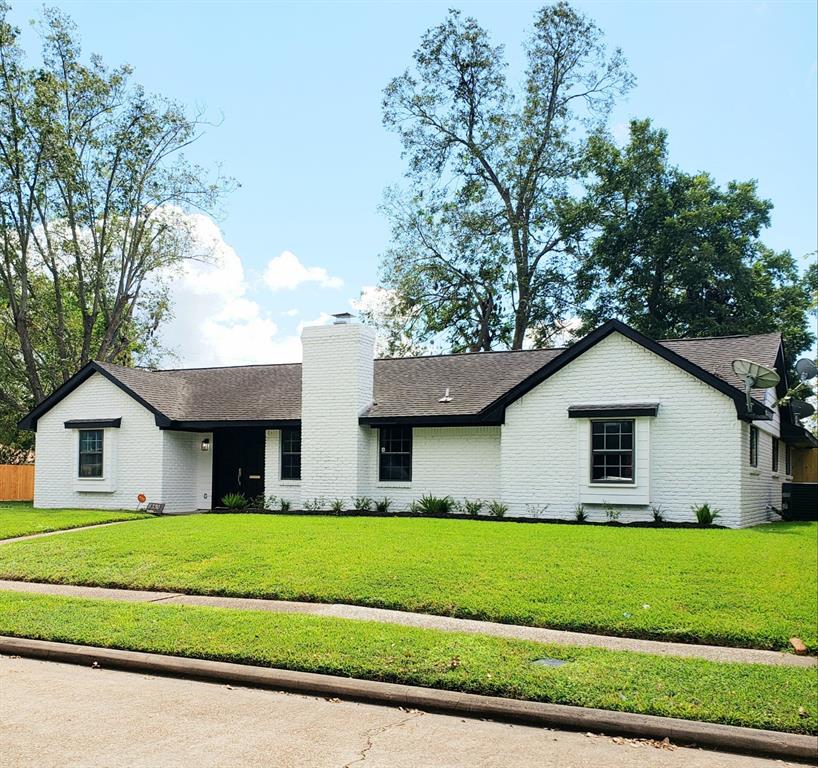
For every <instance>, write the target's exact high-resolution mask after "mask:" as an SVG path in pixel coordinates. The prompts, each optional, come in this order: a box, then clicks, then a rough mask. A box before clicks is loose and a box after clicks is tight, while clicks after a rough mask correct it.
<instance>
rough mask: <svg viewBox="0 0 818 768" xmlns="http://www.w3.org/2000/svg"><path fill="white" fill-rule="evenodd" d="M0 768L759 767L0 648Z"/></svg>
mask: <svg viewBox="0 0 818 768" xmlns="http://www.w3.org/2000/svg"><path fill="white" fill-rule="evenodd" d="M0 756H2V757H0V762H1V763H2V766H3V768H13V767H15V768H16V767H19V768H23V767H24V766H25V767H27V766H32V767H33V766H37V768H47V767H48V766H59V767H60V768H63V767H64V766H71V767H72V768H86V767H87V768H91V767H93V768H101V767H102V766H105V767H111V768H113V767H114V766H117V767H118V766H123V767H124V766H128V768H140V767H143V766H147V767H150V768H175V767H176V766H179V767H180V768H181V767H182V766H184V768H189V767H190V766H196V767H197V768H204V767H206V766H230V768H236V767H237V766H271V767H272V766H275V768H289V767H290V766H306V767H308V768H323V767H324V766H327V767H330V766H331V767H332V768H346V767H347V766H356V767H357V768H378V767H380V768H404V767H405V768H425V767H427V766H428V767H429V768H448V767H451V768H454V767H455V766H463V767H464V768H466V767H468V768H475V767H476V766H498V768H499V767H502V768H507V767H510V766H514V767H515V768H528V767H529V766H530V767H531V768H533V767H534V766H536V767H537V768H550V767H551V766H553V767H554V768H556V766H559V768H596V767H597V766H599V767H603V766H604V768H633V767H634V766H650V768H665V767H667V768H676V767H678V768H682V766H684V768H740V767H741V768H762V767H763V766H765V767H766V766H769V767H770V768H771V767H772V766H777V767H778V768H781V767H782V766H785V765H787V763H783V762H781V761H773V760H769V761H768V760H762V759H758V758H751V757H746V756H737V755H729V754H720V753H715V752H706V751H701V750H695V749H684V748H668V747H667V746H665V747H662V746H659V745H653V744H649V743H645V742H637V741H629V740H626V739H611V738H607V737H604V736H592V735H586V734H578V733H570V732H563V731H553V730H547V729H541V728H531V727H526V726H517V725H507V724H502V723H495V722H489V721H480V720H465V719H462V718H459V717H451V716H448V715H437V714H428V713H423V712H418V711H402V710H400V709H392V708H389V707H382V706H374V705H369V704H356V703H353V702H342V701H337V700H335V701H327V700H325V699H320V698H311V697H308V696H301V695H295V694H287V693H279V692H275V691H263V690H256V689H252V688H234V687H231V686H225V685H217V684H213V683H202V682H195V681H190V680H177V679H171V678H162V677H153V676H150V675H141V674H136V673H129V672H118V671H113V670H101V669H96V670H94V669H89V668H86V667H78V666H72V665H67V664H56V663H53V662H44V661H35V660H31V659H21V658H10V657H0Z"/></svg>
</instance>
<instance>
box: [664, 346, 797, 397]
mask: <svg viewBox="0 0 818 768" xmlns="http://www.w3.org/2000/svg"><path fill="white" fill-rule="evenodd" d="M659 343H660V344H661V345H662V346H664V347H667V348H668V349H671V350H673V351H674V352H676V354H678V355H681V356H682V357H684V358H686V359H688V360H690V362H691V363H695V364H696V365H698V366H699V368H704V370H706V371H709V372H710V373H712V374H714V375H716V376H718V377H719V378H720V379H722V380H724V381H726V382H727V383H728V384H730V385H731V386H733V387H737V388H738V389H740V390H742V392H743V391H744V383H743V382H742V381H741V379H739V377H738V376H736V374H735V373H734V372H733V367H732V362H733V360H736V359H738V358H744V359H746V360H752V361H753V362H754V363H760V364H761V365H766V366H767V367H768V368H775V360H776V357H777V356H778V350H779V348H780V347H781V335H780V334H778V333H763V334H759V335H756V336H710V337H707V338H699V339H668V340H666V341H661V342H659ZM763 392H764V390H763V389H760V390H753V394H754V395H756V396H758V395H761V394H762V393H763Z"/></svg>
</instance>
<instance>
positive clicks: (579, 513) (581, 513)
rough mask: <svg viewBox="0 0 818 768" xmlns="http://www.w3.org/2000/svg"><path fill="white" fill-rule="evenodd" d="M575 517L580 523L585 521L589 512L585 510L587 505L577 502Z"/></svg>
mask: <svg viewBox="0 0 818 768" xmlns="http://www.w3.org/2000/svg"><path fill="white" fill-rule="evenodd" d="M574 519H575V520H576V521H577V522H578V523H584V522H585V521H586V520H587V519H588V513H587V512H586V511H585V507H584V506H583V505H582V504H577V506H576V507H575V508H574Z"/></svg>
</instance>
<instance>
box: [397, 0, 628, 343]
mask: <svg viewBox="0 0 818 768" xmlns="http://www.w3.org/2000/svg"><path fill="white" fill-rule="evenodd" d="M525 52H526V56H527V62H528V63H527V67H526V70H525V75H524V78H523V82H522V83H521V84H520V86H519V88H517V89H513V88H512V87H510V86H509V84H508V82H507V77H506V64H505V60H504V54H503V49H502V47H500V46H495V45H493V44H492V42H491V40H490V39H489V35H488V33H487V32H486V31H485V30H484V29H483V28H482V27H480V25H479V24H478V22H477V21H476V20H475V19H473V18H464V17H462V16H461V14H460V12H459V11H450V12H449V14H448V16H447V17H446V19H445V20H444V21H443V23H441V24H440V25H438V26H436V27H433V28H432V29H430V30H428V31H427V32H426V34H425V35H424V36H423V38H422V40H421V43H420V46H419V48H418V49H417V51H416V52H415V55H414V67H413V68H412V70H411V71H406V72H405V73H404V74H402V75H400V76H399V77H396V78H395V79H394V80H392V81H391V82H390V83H389V85H388V86H387V88H386V90H385V92H384V100H383V120H384V124H385V125H386V126H387V127H388V128H390V129H391V130H393V131H395V132H396V133H397V134H398V136H399V137H400V139H401V142H402V144H403V150H404V156H405V157H406V158H407V161H408V171H407V178H408V189H407V190H405V191H404V192H403V193H402V194H401V193H397V192H393V193H392V194H391V195H390V198H389V201H388V205H387V210H388V213H389V214H390V217H391V220H392V224H393V231H394V238H393V240H394V243H393V247H392V248H391V249H390V250H389V251H388V253H387V254H385V257H384V260H383V264H382V284H383V286H384V287H385V288H387V289H389V290H391V291H393V292H394V293H395V294H396V296H397V300H396V306H399V307H402V309H403V310H407V314H406V315H405V316H406V317H408V319H409V321H408V323H407V326H406V327H404V328H400V327H397V328H396V329H394V330H395V333H396V335H398V336H406V334H407V333H409V334H414V335H415V336H416V337H420V338H426V337H430V336H434V335H435V334H438V333H444V334H445V335H446V337H447V341H448V342H449V343H450V345H451V346H453V347H454V348H457V349H490V348H492V347H493V346H495V345H498V344H499V345H508V346H511V347H512V348H514V349H519V348H520V347H521V346H522V345H523V341H524V339H525V338H526V336H527V335H528V336H531V335H534V336H535V337H538V338H539V339H540V340H541V341H543V342H545V341H547V338H548V336H549V334H550V333H551V332H552V330H553V327H554V321H555V320H557V319H559V318H560V317H561V316H562V314H563V312H564V309H565V307H566V305H567V304H568V301H569V298H570V294H569V280H568V274H569V270H568V265H567V263H566V258H565V249H566V243H567V242H568V240H569V239H570V238H571V236H572V234H573V233H572V232H570V231H566V230H565V228H564V227H563V226H562V219H561V215H560V207H561V204H562V201H563V200H565V199H567V197H568V187H569V185H570V183H571V181H572V180H573V179H575V177H576V162H575V161H576V158H577V148H578V146H579V144H580V141H581V138H582V135H583V132H584V131H585V128H586V126H588V125H590V124H595V123H598V122H599V121H601V120H604V118H605V116H606V115H607V114H608V111H609V109H610V107H611V104H612V102H613V100H614V99H615V97H617V96H618V95H619V94H621V93H623V92H624V91H626V90H628V88H630V86H631V84H632V77H631V75H630V74H629V73H628V71H627V69H626V66H625V61H624V58H623V56H622V54H621V52H620V51H618V50H616V51H614V52H613V53H612V54H610V55H609V54H608V53H607V52H606V49H605V46H604V43H603V40H602V33H601V32H600V30H599V29H598V27H597V26H596V25H595V24H594V23H593V22H592V21H590V20H589V19H587V18H586V17H585V16H583V15H582V14H580V13H578V12H577V11H576V10H574V9H573V8H572V7H571V6H570V5H568V3H565V2H558V3H556V4H554V5H549V6H546V7H544V8H542V9H541V10H540V11H539V12H538V13H537V15H536V17H535V20H534V29H533V32H532V34H531V36H530V38H529V39H528V41H527V43H526V46H525ZM396 199H399V200H400V203H399V204H397V205H396V204H395V200H396ZM403 316H404V315H402V314H401V313H398V314H397V315H396V316H395V319H396V320H399V319H400V318H401V317H403Z"/></svg>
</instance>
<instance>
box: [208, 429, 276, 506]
mask: <svg viewBox="0 0 818 768" xmlns="http://www.w3.org/2000/svg"><path fill="white" fill-rule="evenodd" d="M228 493H241V494H243V495H244V498H246V499H247V500H248V501H249V500H250V499H253V498H255V497H256V496H260V495H261V494H263V493H264V430H263V429H258V428H255V427H237V428H236V429H217V430H215V431H214V432H213V505H214V506H216V507H222V506H224V504H222V499H223V498H224V497H225V495H227V494H228Z"/></svg>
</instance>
